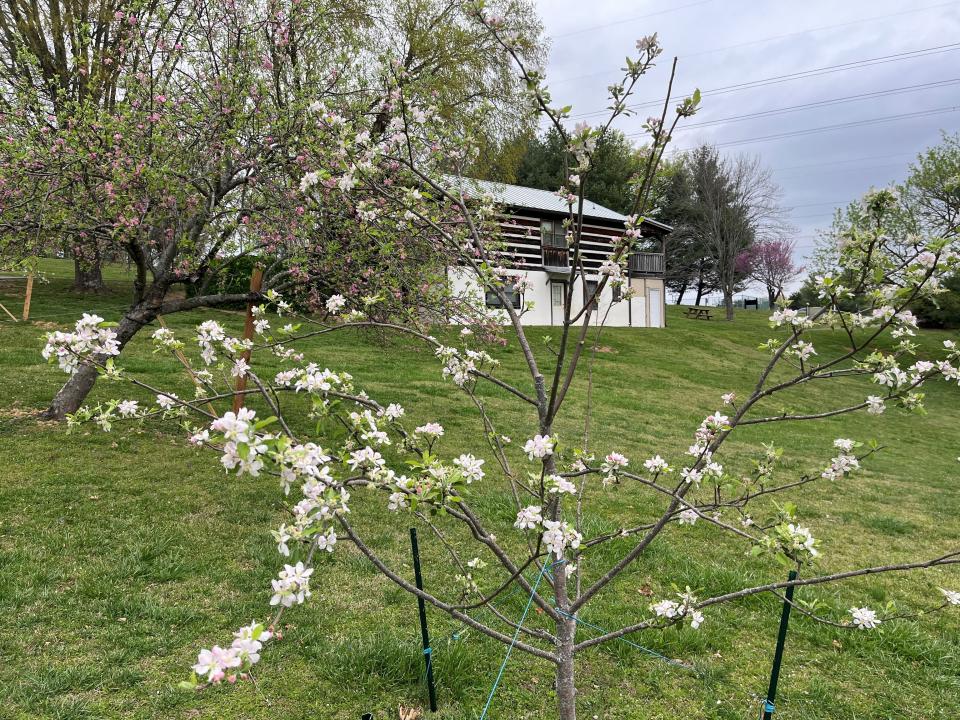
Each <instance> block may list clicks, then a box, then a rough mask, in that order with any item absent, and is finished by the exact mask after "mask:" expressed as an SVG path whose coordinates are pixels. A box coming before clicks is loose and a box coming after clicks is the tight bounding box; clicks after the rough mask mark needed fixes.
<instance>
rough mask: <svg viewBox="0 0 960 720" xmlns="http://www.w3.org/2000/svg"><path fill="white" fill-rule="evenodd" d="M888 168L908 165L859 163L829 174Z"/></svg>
mask: <svg viewBox="0 0 960 720" xmlns="http://www.w3.org/2000/svg"><path fill="white" fill-rule="evenodd" d="M886 168H900V169H901V170H906V169H907V168H906V165H904V164H903V163H884V164H882V165H858V166H857V167H847V168H837V169H835V170H831V171H830V173H829V174H830V175H838V174H840V173H855V172H866V171H867V170H870V171H875V170H884V169H886ZM794 172H796V171H794ZM813 172H814V171H811V170H808V171H806V172H802V173H800V175H801V176H803V175H810V174H813ZM788 174H790V173H788Z"/></svg>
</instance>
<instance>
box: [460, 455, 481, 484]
mask: <svg viewBox="0 0 960 720" xmlns="http://www.w3.org/2000/svg"><path fill="white" fill-rule="evenodd" d="M483 463H484V460H482V459H481V458H476V457H474V456H473V455H470V454H464V455H461V456H460V457H458V458H455V459H454V461H453V464H454V465H456V466H457V467H458V468H460V473H461V474H462V475H463V477H464V479H465V480H466V481H467V483H468V484H469V483H471V482H473V481H474V480H482V479H483V476H484V472H483Z"/></svg>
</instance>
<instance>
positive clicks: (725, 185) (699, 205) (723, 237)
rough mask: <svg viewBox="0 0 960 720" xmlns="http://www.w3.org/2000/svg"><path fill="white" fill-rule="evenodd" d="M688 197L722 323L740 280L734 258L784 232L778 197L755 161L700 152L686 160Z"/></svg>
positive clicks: (729, 316)
mask: <svg viewBox="0 0 960 720" xmlns="http://www.w3.org/2000/svg"><path fill="white" fill-rule="evenodd" d="M689 163H690V169H691V175H692V177H693V192H694V213H695V214H694V222H695V223H696V224H697V228H698V230H699V232H700V233H702V236H703V238H704V241H705V242H706V244H707V247H708V248H709V250H710V254H711V256H712V258H713V260H714V263H715V266H714V267H715V270H716V276H717V281H718V285H719V289H720V292H721V293H723V303H724V307H725V308H726V318H727V320H733V296H734V293H736V292H737V290H738V287H739V286H740V285H741V283H742V282H743V280H744V278H745V275H744V274H743V273H742V272H741V270H742V269H741V268H738V266H737V258H739V257H740V256H741V255H742V254H743V252H744V251H746V250H747V249H748V248H749V247H750V246H751V245H752V244H753V243H754V242H757V241H763V240H771V239H775V238H778V237H781V236H782V235H783V233H784V232H785V231H786V230H787V226H786V224H785V223H784V220H783V216H784V210H783V208H782V206H781V205H780V195H781V191H780V188H779V187H778V186H777V184H776V183H775V182H774V181H773V178H772V176H771V174H770V170H769V169H767V168H765V167H763V166H762V165H761V164H760V161H759V159H758V158H755V157H750V156H746V155H738V156H735V157H733V158H727V159H725V158H722V157H721V156H720V154H719V153H718V152H717V150H716V148H713V147H710V146H706V145H705V146H702V147H699V148H697V149H696V150H694V152H693V153H692V154H691V155H690V158H689Z"/></svg>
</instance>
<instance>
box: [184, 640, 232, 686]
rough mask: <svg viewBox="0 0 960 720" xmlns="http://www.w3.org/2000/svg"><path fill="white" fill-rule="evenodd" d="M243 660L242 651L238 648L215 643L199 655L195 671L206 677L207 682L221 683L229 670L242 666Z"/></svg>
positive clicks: (194, 667)
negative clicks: (225, 647)
mask: <svg viewBox="0 0 960 720" xmlns="http://www.w3.org/2000/svg"><path fill="white" fill-rule="evenodd" d="M242 662H243V661H242V660H241V659H240V653H239V652H238V651H237V650H236V648H227V649H224V648H222V647H220V646H219V645H214V646H213V647H212V648H211V649H209V650H207V649H206V648H204V649H203V650H201V651H200V653H199V655H197V662H196V663H195V664H194V666H193V671H194V672H195V673H196V674H197V675H199V676H201V677H205V678H206V680H207V682H211V683H219V682H221V681H222V680H223V678H224V677H225V676H226V673H227V671H228V670H232V669H233V668H237V667H240V665H241V663H242Z"/></svg>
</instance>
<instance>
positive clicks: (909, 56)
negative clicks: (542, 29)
mask: <svg viewBox="0 0 960 720" xmlns="http://www.w3.org/2000/svg"><path fill="white" fill-rule="evenodd" d="M955 50H960V43H951V44H948V45H935V46H933V47H928V48H920V49H919V50H908V51H905V52H901V53H893V54H891V55H880V56H878V57H873V58H865V59H863V60H852V61H850V62H845V63H838V64H836V65H824V66H822V67H817V68H810V69H809V70H798V71H797V72H792V73H786V74H783V75H773V76H771V77H766V78H758V79H756V80H748V81H746V82H742V83H735V84H733V85H723V86H721V87H717V88H711V89H709V90H702V91H701V92H700V95H701V96H704V97H705V96H708V95H726V94H728V93H732V92H740V91H741V90H752V89H754V88H760V87H767V86H769V85H779V84H780V83H785V82H792V81H794V80H805V79H807V78H811V77H819V76H821V75H830V74H832V73H837V72H844V71H846V70H858V69H860V68H864V67H872V66H874V65H884V64H887V63H892V62H900V61H901V60H913V59H915V58H919V57H929V56H931V55H940V54H943V53H947V52H953V51H955ZM692 92H693V91H692V90H690V91H688V92H686V93H677V94H676V97H678V98H679V97H684V96H686V95H690V94H691V93H692ZM665 99H666V98H660V99H659V100H648V101H644V102H640V103H636V104H634V105H628V106H627V107H628V109H630V110H637V109H639V108H644V107H651V106H655V105H661V104H662V103H663V102H664V101H665ZM607 112H609V109H607V108H604V109H603V110H592V111H590V112H585V113H580V114H577V115H571V116H570V117H571V118H572V119H575V118H585V117H591V116H594V115H603V114H605V113H607Z"/></svg>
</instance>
